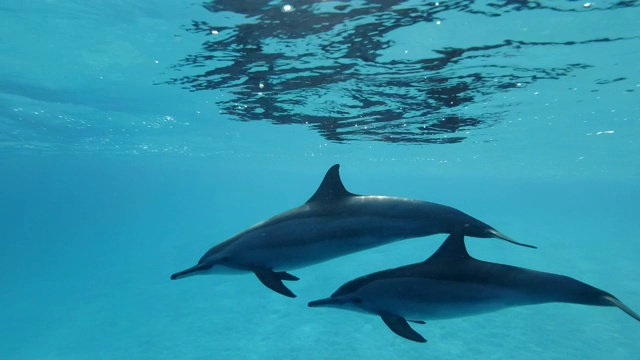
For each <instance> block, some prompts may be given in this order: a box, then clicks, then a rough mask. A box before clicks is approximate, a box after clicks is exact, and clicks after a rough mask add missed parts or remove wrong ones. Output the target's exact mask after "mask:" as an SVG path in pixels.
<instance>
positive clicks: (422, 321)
mask: <svg viewBox="0 0 640 360" xmlns="http://www.w3.org/2000/svg"><path fill="white" fill-rule="evenodd" d="M407 321H408V322H410V323H414V324H420V325H424V324H426V322H424V320H407Z"/></svg>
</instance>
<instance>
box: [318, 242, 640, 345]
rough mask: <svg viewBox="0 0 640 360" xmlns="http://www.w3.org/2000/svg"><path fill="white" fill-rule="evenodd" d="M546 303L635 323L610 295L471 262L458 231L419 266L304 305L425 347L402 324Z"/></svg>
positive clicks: (567, 280)
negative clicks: (380, 326) (375, 325)
mask: <svg viewBox="0 0 640 360" xmlns="http://www.w3.org/2000/svg"><path fill="white" fill-rule="evenodd" d="M550 302H562V303H571V304H583V305H594V306H616V307H618V308H620V309H622V311H624V312H626V313H627V314H629V315H630V316H631V317H633V318H634V319H636V320H638V321H640V315H638V314H637V313H635V312H634V311H633V310H631V309H630V308H628V307H627V306H626V305H624V304H623V303H622V302H621V301H620V300H618V299H617V298H616V297H615V296H613V295H611V294H609V293H607V292H605V291H603V290H600V289H598V288H595V287H593V286H591V285H588V284H585V283H583V282H581V281H578V280H576V279H573V278H571V277H568V276H563V275H556V274H551V273H546V272H541V271H535V270H528V269H524V268H520V267H515V266H509V265H502V264H495V263H490V262H486V261H481V260H477V259H474V258H472V257H471V256H470V255H469V253H468V252H467V249H466V247H465V244H464V235H463V233H462V232H454V233H452V234H451V235H449V237H448V238H447V239H446V240H445V242H444V243H443V244H442V245H441V246H440V248H439V249H438V250H437V251H436V252H435V253H434V254H433V255H432V256H431V257H429V258H428V259H427V260H425V261H423V262H420V263H417V264H411V265H406V266H402V267H398V268H395V269H389V270H384V271H380V272H376V273H373V274H369V275H366V276H362V277H360V278H357V279H355V280H352V281H349V282H347V283H346V284H344V285H342V286H341V287H340V288H338V290H336V291H335V292H334V293H333V294H332V295H331V297H329V298H326V299H321V300H316V301H311V302H310V303H309V304H308V306H309V307H334V308H339V309H345V310H352V311H358V312H364V313H368V314H373V315H377V316H379V317H380V318H382V321H383V322H384V323H385V324H386V325H387V326H388V327H389V329H391V331H393V332H394V333H396V334H397V335H400V336H402V337H404V338H406V339H409V340H413V341H417V342H426V341H427V340H426V339H425V338H424V337H422V335H420V334H419V333H417V332H416V331H415V330H413V329H412V328H411V326H409V324H408V322H414V323H420V324H424V323H425V322H424V320H434V319H450V318H458V317H464V316H471V315H476V314H482V313H488V312H493V311H497V310H500V309H505V308H510V307H516V306H524V305H534V304H543V303H550Z"/></svg>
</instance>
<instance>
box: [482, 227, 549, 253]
mask: <svg viewBox="0 0 640 360" xmlns="http://www.w3.org/2000/svg"><path fill="white" fill-rule="evenodd" d="M487 231H488V232H489V233H490V234H491V235H493V236H495V237H497V238H500V239H502V240H504V241H507V242H510V243H512V244H516V245H520V246H524V247H528V248H531V249H537V248H538V247H537V246H534V245H529V244H525V243H521V242H519V241H516V240H513V239H512V238H510V237H508V236H507V235H505V234H503V233H501V232H500V231H498V230H496V229H489V230H487Z"/></svg>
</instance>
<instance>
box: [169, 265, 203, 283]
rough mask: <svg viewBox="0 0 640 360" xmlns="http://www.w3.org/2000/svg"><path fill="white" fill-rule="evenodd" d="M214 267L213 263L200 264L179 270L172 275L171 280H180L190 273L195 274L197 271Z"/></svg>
mask: <svg viewBox="0 0 640 360" xmlns="http://www.w3.org/2000/svg"><path fill="white" fill-rule="evenodd" d="M212 267H213V264H198V265H195V266H192V267H190V268H188V269H186V270H182V271H178V272H177V273H175V274H173V275H171V280H178V279H181V278H183V277H185V276H187V275H189V274H193V273H195V272H199V271H205V270H209V269H211V268H212Z"/></svg>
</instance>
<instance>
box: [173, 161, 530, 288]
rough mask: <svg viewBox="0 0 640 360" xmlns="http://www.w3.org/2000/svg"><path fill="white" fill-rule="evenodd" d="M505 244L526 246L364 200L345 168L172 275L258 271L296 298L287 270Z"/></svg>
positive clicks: (427, 207)
mask: <svg viewBox="0 0 640 360" xmlns="http://www.w3.org/2000/svg"><path fill="white" fill-rule="evenodd" d="M459 228H463V229H464V234H465V235H468V236H473V237H479V238H490V237H494V238H499V239H503V240H505V241H508V242H511V243H514V244H518V245H522V246H526V247H532V248H535V247H534V246H531V245H527V244H522V243H519V242H517V241H515V240H513V239H511V238H510V237H508V236H506V235H504V234H502V233H500V232H499V231H497V230H496V229H494V228H493V227H491V226H489V225H487V224H485V223H483V222H481V221H479V220H477V219H475V218H473V217H471V216H469V215H467V214H465V213H463V212H462V211H459V210H456V209H454V208H452V207H449V206H445V205H439V204H434V203H430V202H426V201H418V200H412V199H405V198H396V197H389V196H369V195H366V196H365V195H356V194H353V193H350V192H349V191H347V190H346V189H345V187H344V185H343V184H342V180H341V179H340V173H339V165H338V164H336V165H333V166H332V167H331V168H330V169H329V171H327V173H326V175H325V177H324V179H323V180H322V183H321V184H320V187H319V188H318V189H317V191H316V192H315V193H314V194H313V196H312V197H311V198H310V199H309V200H308V201H307V202H306V203H304V204H303V205H301V206H299V207H297V208H294V209H291V210H289V211H286V212H284V213H281V214H279V215H276V216H274V217H272V218H270V219H268V220H266V221H263V222H261V223H258V224H256V225H254V226H251V227H250V228H248V229H246V230H244V231H242V232H240V233H238V234H237V235H234V236H232V237H231V238H229V239H228V240H225V241H223V242H221V243H219V244H218V245H215V246H214V247H212V248H211V249H209V251H207V252H206V253H205V254H204V255H203V256H202V258H200V261H198V264H196V265H195V266H193V267H190V268H188V269H186V270H183V271H180V272H177V273H175V274H173V275H171V279H172V280H176V279H181V278H184V277H187V276H190V275H202V274H214V273H223V272H236V273H238V272H240V273H242V272H245V273H246V272H253V273H254V274H255V275H256V276H257V277H258V280H260V281H261V282H262V283H263V284H264V285H265V286H267V287H268V288H269V289H271V290H273V291H275V292H277V293H279V294H282V295H285V296H288V297H295V294H294V293H293V292H292V291H291V290H290V289H288V288H287V287H286V286H285V285H284V284H283V282H282V281H283V280H287V281H294V280H298V278H297V277H296V276H293V275H291V274H289V273H287V272H286V271H288V270H293V269H297V268H302V267H305V266H309V265H313V264H316V263H320V262H323V261H327V260H330V259H333V258H336V257H339V256H343V255H347V254H351V253H354V252H358V251H362V250H366V249H370V248H373V247H376V246H381V245H384V244H388V243H391V242H394V241H398V240H403V239H408V238H415V237H422V236H428V235H434V234H439V233H450V232H452V231H453V230H454V229H459Z"/></svg>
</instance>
